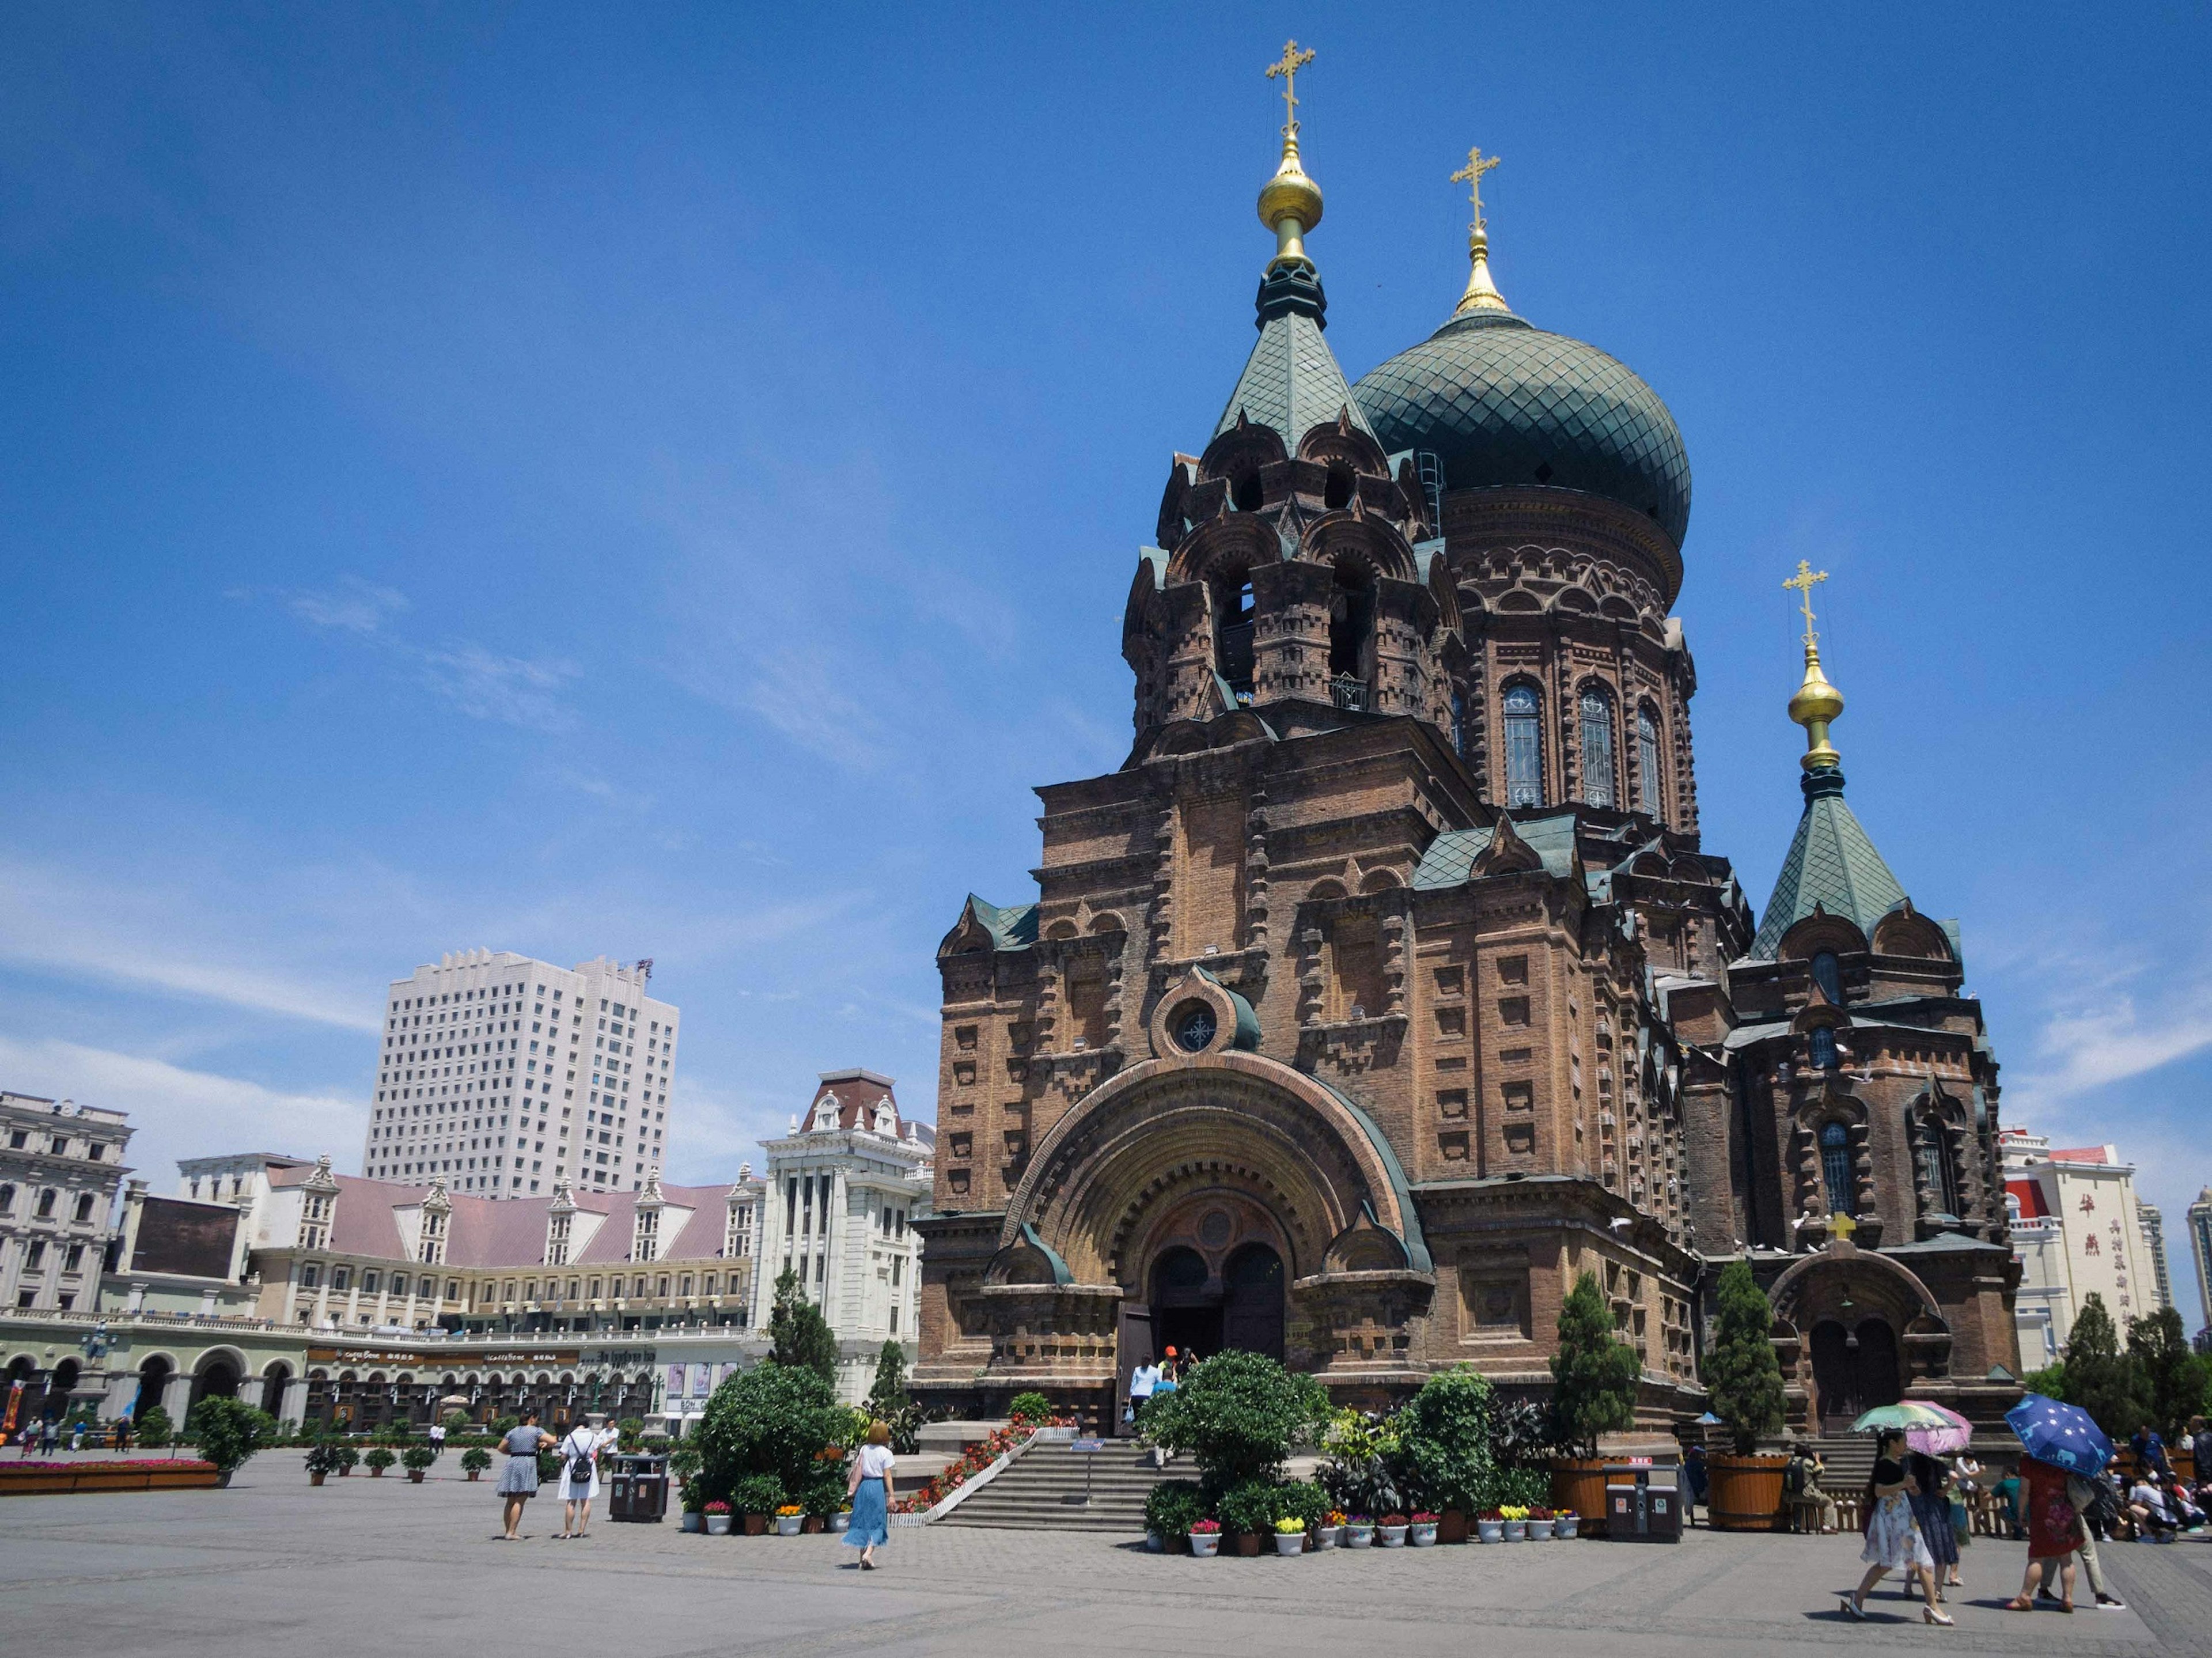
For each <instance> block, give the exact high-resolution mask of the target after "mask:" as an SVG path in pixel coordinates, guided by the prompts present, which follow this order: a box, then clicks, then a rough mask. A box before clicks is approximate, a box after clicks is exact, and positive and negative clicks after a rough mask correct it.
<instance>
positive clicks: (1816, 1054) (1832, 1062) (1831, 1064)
mask: <svg viewBox="0 0 2212 1658" xmlns="http://www.w3.org/2000/svg"><path fill="white" fill-rule="evenodd" d="M1836 1058H1837V1055H1836V1033H1835V1031H1834V1030H1833V1029H1832V1028H1830V1027H1829V1026H1827V1025H1824V1024H1823V1025H1815V1026H1814V1028H1813V1068H1814V1070H1816V1071H1833V1070H1834V1069H1835V1068H1836Z"/></svg>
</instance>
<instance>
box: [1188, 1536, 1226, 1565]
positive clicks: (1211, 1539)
mask: <svg viewBox="0 0 2212 1658" xmlns="http://www.w3.org/2000/svg"><path fill="white" fill-rule="evenodd" d="M1190 1552H1192V1553H1193V1554H1194V1555H1196V1556H1197V1557H1198V1558H1200V1559H1201V1560H1211V1559H1212V1558H1213V1557H1214V1556H1215V1555H1217V1554H1218V1553H1220V1552H1221V1533H1219V1532H1218V1531H1194V1532H1193V1533H1191V1534H1190Z"/></svg>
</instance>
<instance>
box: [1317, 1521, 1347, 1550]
mask: <svg viewBox="0 0 2212 1658" xmlns="http://www.w3.org/2000/svg"><path fill="white" fill-rule="evenodd" d="M1343 1535H1344V1527H1341V1526H1316V1527H1315V1528H1314V1546H1315V1547H1316V1548H1317V1549H1333V1548H1334V1547H1335V1546H1337V1543H1338V1541H1339V1540H1340V1539H1341V1538H1342V1537H1343Z"/></svg>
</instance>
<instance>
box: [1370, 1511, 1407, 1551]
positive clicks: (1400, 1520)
mask: <svg viewBox="0 0 2212 1658" xmlns="http://www.w3.org/2000/svg"><path fill="white" fill-rule="evenodd" d="M1406 1527H1407V1519H1406V1516H1405V1515H1402V1514H1386V1515H1383V1517H1382V1518H1381V1519H1380V1520H1378V1521H1376V1522H1375V1530H1376V1536H1377V1538H1378V1540H1380V1541H1381V1543H1382V1545H1383V1547H1384V1548H1386V1549H1402V1548H1404V1547H1405V1546H1406Z"/></svg>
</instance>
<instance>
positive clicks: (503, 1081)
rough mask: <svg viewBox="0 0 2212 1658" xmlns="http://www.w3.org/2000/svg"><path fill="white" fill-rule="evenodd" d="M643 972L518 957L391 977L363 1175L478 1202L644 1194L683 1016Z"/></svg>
mask: <svg viewBox="0 0 2212 1658" xmlns="http://www.w3.org/2000/svg"><path fill="white" fill-rule="evenodd" d="M652 974H653V963H651V962H649V961H644V962H637V963H631V964H627V965H625V964H622V963H615V962H611V961H609V960H607V959H606V957H604V956H603V957H599V959H598V960H596V961H591V962H585V963H581V964H580V965H579V966H577V967H574V968H561V967H555V966H554V965H553V964H552V963H550V962H539V961H533V960H532V959H531V958H530V957H527V956H517V955H515V954H514V953H513V952H512V951H509V950H467V951H464V952H463V953H461V954H459V955H454V956H447V957H444V958H443V959H442V960H441V961H439V962H438V963H435V965H432V966H426V967H418V968H416V969H415V972H414V974H413V975H412V976H410V977H409V978H405V979H395V980H393V981H392V993H391V994H390V995H389V996H388V997H386V1002H385V1010H384V1037H383V1049H382V1052H381V1053H380V1054H379V1056H378V1060H377V1071H376V1090H375V1099H374V1102H373V1103H372V1105H371V1107H370V1110H369V1125H368V1144H367V1146H366V1148H365V1149H364V1151H363V1152H362V1173H363V1174H365V1175H368V1177H369V1178H370V1179H372V1180H382V1181H397V1182H398V1183H399V1184H401V1185H408V1186H427V1185H428V1184H429V1182H430V1181H431V1180H432V1178H433V1177H435V1176H438V1175H443V1176H444V1177H445V1181H446V1186H447V1189H448V1190H449V1191H453V1192H456V1193H459V1192H467V1193H474V1194H476V1195H478V1196H482V1197H501V1198H517V1197H528V1196H532V1195H533V1194H534V1195H538V1196H543V1195H545V1194H548V1193H550V1192H551V1191H552V1190H553V1182H554V1181H556V1180H557V1179H559V1178H561V1177H562V1175H566V1176H567V1177H568V1180H569V1181H571V1182H573V1183H574V1186H575V1187H576V1188H577V1189H578V1190H579V1191H586V1190H588V1191H601V1192H605V1191H636V1190H638V1189H640V1188H641V1187H643V1186H644V1184H645V1180H646V1176H647V1175H648V1174H651V1173H653V1172H655V1171H657V1170H658V1169H659V1168H660V1165H661V1162H662V1160H663V1157H664V1156H665V1147H666V1145H667V1133H668V1112H669V1104H668V1100H669V1094H670V1091H671V1088H672V1086H673V1084H674V1078H675V1072H676V1025H677V1017H678V1016H677V1011H676V1009H675V1008H673V1007H671V1005H669V1004H668V1003H666V1002H663V1001H657V1000H655V999H653V998H652V997H651V996H648V995H647V994H646V991H645V987H646V983H647V981H648V980H649V979H650V978H651V977H652Z"/></svg>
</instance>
